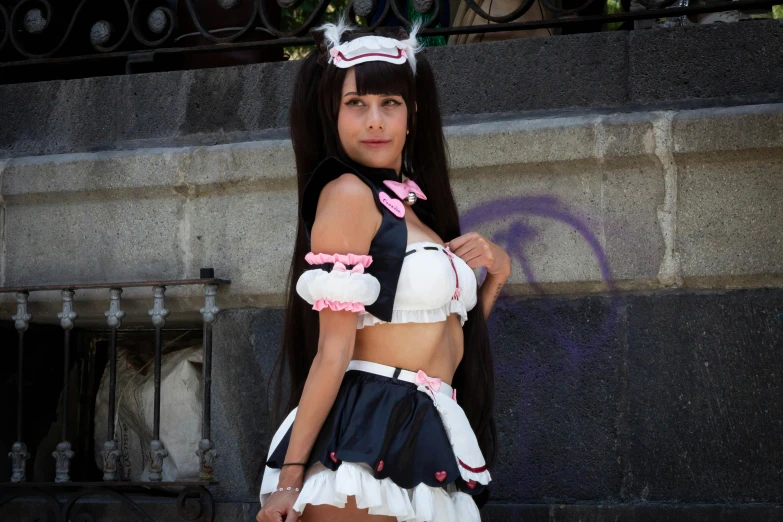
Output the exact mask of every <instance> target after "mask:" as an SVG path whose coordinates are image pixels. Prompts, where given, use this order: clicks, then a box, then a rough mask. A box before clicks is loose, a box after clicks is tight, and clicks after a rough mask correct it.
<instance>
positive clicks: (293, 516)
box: [285, 507, 299, 522]
mask: <svg viewBox="0 0 783 522" xmlns="http://www.w3.org/2000/svg"><path fill="white" fill-rule="evenodd" d="M297 520H299V513H298V512H297V511H296V510H295V509H294V508H293V507H290V508H288V511H286V517H285V522H296V521H297Z"/></svg>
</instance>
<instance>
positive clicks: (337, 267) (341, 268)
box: [332, 261, 364, 274]
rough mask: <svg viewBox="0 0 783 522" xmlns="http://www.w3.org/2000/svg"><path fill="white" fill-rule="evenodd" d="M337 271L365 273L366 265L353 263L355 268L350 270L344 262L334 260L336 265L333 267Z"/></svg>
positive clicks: (333, 270)
mask: <svg viewBox="0 0 783 522" xmlns="http://www.w3.org/2000/svg"><path fill="white" fill-rule="evenodd" d="M335 271H337V272H352V273H354V274H363V273H364V265H362V264H358V265H353V268H351V269H350V270H348V269H347V268H345V265H344V264H342V263H341V262H339V261H335V262H334V266H333V267H332V272H335Z"/></svg>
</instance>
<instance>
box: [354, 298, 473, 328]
mask: <svg viewBox="0 0 783 522" xmlns="http://www.w3.org/2000/svg"><path fill="white" fill-rule="evenodd" d="M449 314H457V315H459V321H460V324H461V325H464V324H465V321H467V320H468V310H467V309H466V308H465V304H464V303H463V302H462V301H459V300H457V299H452V300H451V301H449V302H448V303H446V304H445V305H443V306H441V307H439V308H432V309H430V310H394V311H392V320H391V323H392V324H395V323H439V322H441V321H445V320H446V318H447V317H448V316H449ZM386 322H387V321H381V320H380V319H378V318H377V317H375V316H374V315H372V314H371V313H370V312H364V313H361V314H359V317H358V318H357V324H356V329H357V330H360V329H362V328H364V327H365V326H372V325H374V324H383V323H386Z"/></svg>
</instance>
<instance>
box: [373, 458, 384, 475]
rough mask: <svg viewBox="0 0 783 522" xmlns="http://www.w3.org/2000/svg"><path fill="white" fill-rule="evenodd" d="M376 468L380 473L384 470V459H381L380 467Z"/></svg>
mask: <svg viewBox="0 0 783 522" xmlns="http://www.w3.org/2000/svg"><path fill="white" fill-rule="evenodd" d="M375 469H376V470H377V471H378V473H380V472H381V471H383V461H380V462H379V463H378V467H377V468H375Z"/></svg>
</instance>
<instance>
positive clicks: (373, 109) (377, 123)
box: [367, 105, 383, 130]
mask: <svg viewBox="0 0 783 522" xmlns="http://www.w3.org/2000/svg"><path fill="white" fill-rule="evenodd" d="M367 128H368V129H372V130H383V115H382V113H381V108H380V107H378V106H377V105H371V106H370V110H368V111H367Z"/></svg>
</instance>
